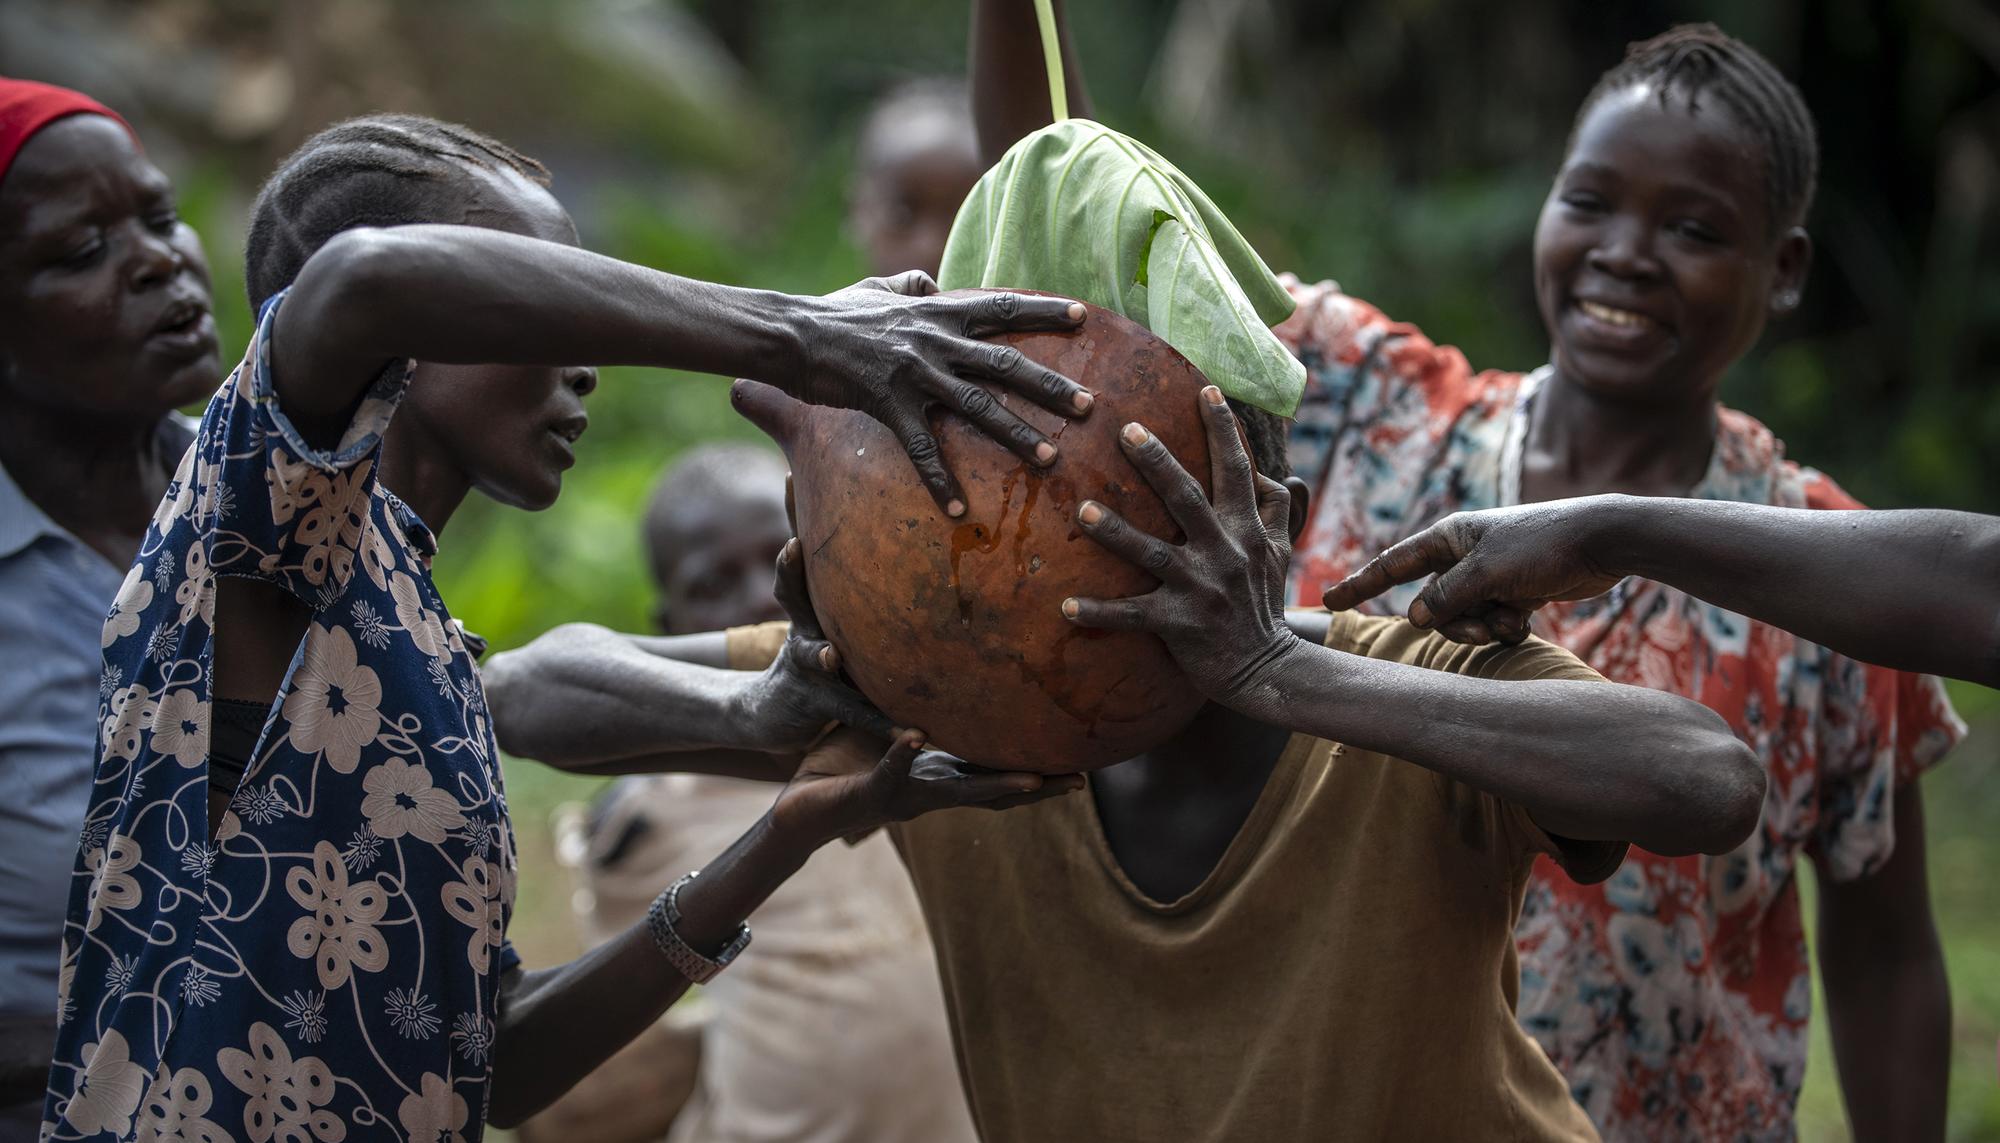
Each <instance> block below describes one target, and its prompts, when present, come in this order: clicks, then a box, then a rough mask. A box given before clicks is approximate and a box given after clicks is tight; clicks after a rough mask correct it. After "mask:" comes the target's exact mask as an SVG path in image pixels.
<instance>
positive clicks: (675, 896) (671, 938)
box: [646, 869, 750, 984]
mask: <svg viewBox="0 0 2000 1143" xmlns="http://www.w3.org/2000/svg"><path fill="white" fill-rule="evenodd" d="M700 875H701V870H699V869H697V870H695V871H694V872H692V873H689V874H687V875H686V876H684V877H682V878H681V879H680V880H679V881H676V882H674V883H673V884H672V885H669V886H667V887H666V889H665V890H664V891H662V892H661V893H660V895H659V896H658V897H655V898H653V904H652V907H651V908H649V909H647V910H646V931H647V932H649V933H651V934H652V935H653V943H654V944H656V945H658V946H659V948H660V953H661V955H662V956H665V957H666V958H667V963H668V964H671V965H673V966H674V971H676V972H678V973H680V974H681V975H682V976H685V977H687V978H688V980H689V981H691V982H693V983H695V984H706V983H708V982H709V981H710V980H713V979H714V978H715V974H716V973H718V972H721V971H722V970H723V969H725V968H728V967H729V963H730V962H731V961H733V960H735V959H736V958H737V957H738V956H739V955H741V954H742V952H743V950H744V949H746V948H749V947H750V926H749V925H743V926H742V927H740V928H738V929H737V930H736V935H735V936H734V937H732V938H730V941H729V943H728V944H726V945H724V946H722V951H721V952H719V953H716V954H715V956H714V957H713V958H710V957H705V956H703V955H701V954H700V953H698V952H696V951H694V948H693V946H691V945H689V944H688V943H687V942H686V941H684V940H682V939H681V934H680V923H681V907H680V896H681V887H682V886H683V885H686V884H687V883H688V882H690V881H693V880H694V879H695V878H696V877H698V876H700Z"/></svg>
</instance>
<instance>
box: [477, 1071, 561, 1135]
mask: <svg viewBox="0 0 2000 1143" xmlns="http://www.w3.org/2000/svg"><path fill="white" fill-rule="evenodd" d="M521 1088H522V1085H520V1084H518V1083H510V1084H502V1083H490V1084H488V1085H487V1088H486V1090H488V1091H490V1092H492V1093H493V1095H492V1098H491V1099H489V1100H488V1101H487V1104H486V1123H487V1126H489V1127H497V1128H499V1129H500V1130H502V1131H512V1130H514V1129H516V1128H518V1127H520V1126H521V1124H523V1123H525V1122H527V1121H528V1119H529V1117H531V1116H533V1115H534V1114H535V1113H536V1112H538V1111H541V1110H543V1109H544V1108H546V1107H548V1105H549V1104H551V1103H554V1102H555V1098H554V1097H550V1098H546V1099H544V1098H540V1097H539V1094H538V1093H530V1092H524V1091H522V1090H521Z"/></svg>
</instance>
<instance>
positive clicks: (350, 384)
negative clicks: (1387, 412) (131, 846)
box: [210, 170, 1089, 834]
mask: <svg viewBox="0 0 2000 1143" xmlns="http://www.w3.org/2000/svg"><path fill="white" fill-rule="evenodd" d="M466 177H467V178H468V179H470V180H474V181H475V183H476V186H477V193H476V194H474V195H473V196H472V198H471V204H470V206H469V207H468V208H467V211H466V216H467V218H468V219H469V220H472V221H475V222H477V223H478V225H476V226H470V225H468V226H444V225H430V226H404V227H396V228H393V229H388V230H365V229H364V230H353V231H348V232H346V233H344V234H341V235H338V236H336V237H335V238H334V239H333V240H332V241H330V242H328V243H327V245H326V246H325V247H324V248H322V249H321V250H319V251H318V252H316V253H315V254H314V255H313V257H312V258H311V259H310V260H308V262H307V263H306V265H305V267H304V268H303V269H302V270H301V271H300V273H299V277H298V280H297V282H295V283H294V284H293V287H292V292H291V293H290V294H289V295H288V296H287V299H286V302H285V305H284V307H283V308H282V309H281V310H280V311H279V316H278V318H277V332H276V334H275V337H274V349H273V355H274V356H273V362H272V367H273V373H274V375H275V381H274V384H275V385H276V387H277V390H278V395H279V399H280V401H281V402H282V403H283V406H284V408H285V410H286V413H287V414H288V415H289V416H290V417H291V418H292V420H293V422H294V423H295V424H297V425H298V426H299V428H300V431H301V432H303V433H305V434H306V436H307V439H308V440H316V441H317V442H318V443H322V444H328V443H332V442H333V441H334V440H336V439H337V438H338V436H339V433H340V432H341V430H342V429H343V428H344V426H345V425H346V423H347V421H348V419H349V417H350V416H351V415H352V412H353V409H354V407H355V405H356V403H357V402H358V401H359V399H360V397H361V395H362V393H363V392H364V391H365V390H366V388H367V386H368V385H369V384H370V383H371V382H372V381H373V380H374V379H375V377H376V376H377V375H378V374H379V373H380V372H381V370H382V369H383V368H384V367H385V366H386V365H387V364H388V363H389V362H390V361H392V360H395V359H398V358H414V359H416V360H417V361H419V362H421V364H420V365H419V366H418V367H417V370H416V373H415V375H414V376H413V378H412V380H411V385H410V392H409V395H408V396H407V397H406V398H405V401H404V404H403V408H402V409H401V410H400V411H399V412H398V414H397V416H396V418H395V420H394V421H393V422H392V423H391V426H390V428H389V431H388V433H387V434H386V436H385V437H384V440H383V446H382V456H381V460H380V478H381V480H382V483H383V484H384V485H385V486H386V487H388V488H389V489H391V490H393V491H394V492H395V493H396V494H397V495H398V496H400V497H401V498H402V499H403V500H404V502H405V503H407V504H409V506H410V507H411V508H412V509H414V510H415V511H416V513H417V515H418V516H419V517H420V518H421V519H422V520H423V521H424V523H425V524H426V525H427V526H428V527H429V528H430V529H431V530H432V531H433V532H434V533H437V534H440V535H442V534H443V532H444V530H445V526H446V525H447V524H448V523H449V521H450V519H451V515H452V513H453V512H454V511H456V510H457V508H458V506H459V504H460V503H462V502H463V501H464V499H465V496H466V494H467V493H469V492H470V491H472V490H473V489H475V488H477V489H478V490H480V491H481V492H483V493H485V494H486V495H487V496H489V497H491V498H493V499H495V500H497V501H499V502H501V503H503V504H508V505H512V506H515V507H521V508H527V509H529V510H538V509H541V508H546V507H548V506H549V505H550V504H552V503H554V502H555V499H556V496H557V495H558V494H559V493H560V492H561V489H562V474H563V472H564V471H565V470H566V469H568V468H569V467H570V466H571V465H572V464H574V463H575V452H574V445H575V443H576V440H577V438H579V437H580V436H581V435H582V433H583V432H584V430H585V428H587V427H588V425H589V416H588V414H587V413H585V411H584V407H583V398H584V397H585V396H586V395H587V394H588V393H590V392H591V391H592V390H593V389H594V388H596V385H597V374H596V371H595V370H594V369H592V368H589V367H584V366H578V365H574V364H563V362H565V361H569V362H574V361H579V360H585V361H590V360H594V361H597V362H599V363H603V364H649V365H658V366H663V367H672V368H685V369H693V370H708V371H714V370H721V371H723V372H725V373H744V374H751V373H756V374H762V375H766V376H771V377H782V378H785V379H786V381H785V383H786V384H788V385H790V386H791V388H792V389H793V390H794V391H797V392H799V393H800V394H801V395H804V396H806V397H807V398H808V399H813V400H819V401H822V402H827V401H832V402H842V403H846V404H851V405H855V406H858V407H861V408H863V409H866V410H868V411H869V412H870V413H871V414H872V415H875V416H877V417H879V418H885V419H887V420H888V421H890V422H892V423H894V424H896V425H902V426H904V427H905V428H909V427H910V426H917V427H916V428H913V429H910V431H909V433H908V434H906V435H904V437H903V439H904V441H905V443H906V446H907V447H909V448H910V449H912V450H913V452H914V454H915V458H916V461H917V467H918V471H919V474H920V475H921V476H923V477H924V478H925V480H926V482H927V483H928V484H929V485H930V486H931V487H932V489H933V491H934V492H935V493H936V494H937V496H938V497H939V499H940V501H941V502H942V503H946V504H947V505H949V506H956V507H957V508H958V510H959V511H960V512H962V511H963V510H964V509H963V503H962V500H961V498H960V494H959V493H958V491H957V485H956V484H955V483H953V482H952V480H951V477H950V474H949V473H947V472H945V470H944V466H943V461H942V458H941V456H940V455H939V454H938V452H937V448H936V441H935V439H934V438H932V437H931V435H930V433H929V430H928V428H927V427H923V425H922V422H923V418H924V410H925V408H926V407H927V406H928V405H929V404H930V403H931V402H932V401H933V400H936V401H939V402H941V403H945V404H947V405H951V406H952V407H958V405H953V404H952V402H959V403H960V404H963V400H964V399H963V398H962V397H961V396H960V394H961V393H962V391H963V390H965V389H968V388H974V387H973V386H970V385H969V383H968V382H966V381H964V380H962V379H961V378H960V377H958V376H955V375H947V373H946V372H945V370H946V369H956V370H960V371H962V372H964V373H966V374H967V375H972V376H984V377H987V378H989V379H1003V378H1004V379H1011V382H1012V383H1014V384H1016V385H1018V386H1020V387H1022V388H1024V389H1027V390H1030V391H1031V395H1033V396H1034V397H1036V399H1038V400H1042V401H1044V402H1046V403H1049V404H1051V405H1054V406H1060V408H1061V411H1063V412H1065V413H1069V414H1077V413H1080V412H1081V411H1083V410H1085V409H1087V408H1088V405H1089V400H1088V394H1086V393H1084V392H1083V391H1082V390H1081V389H1080V388H1079V387H1077V386H1076V385H1075V384H1074V383H1073V382H1071V381H1069V380H1067V379H1066V378H1063V377H1062V376H1060V375H1059V374H1056V373H1054V372H1052V371H1050V370H1047V369H1044V368H1042V367H1040V366H1037V365H1034V364H1033V363H1030V362H1026V361H1025V359H1023V358H1021V356H1020V354H1018V353H1015V352H1013V351H1012V350H1011V348H1008V347H999V346H991V345H986V344H984V343H982V342H978V341H976V340H973V337H972V335H977V334H983V333H990V332H996V331H998V330H1000V329H1004V328H1061V327H1065V326H1068V325H1070V324H1073V323H1074V321H1075V320H1076V316H1073V315H1072V313H1071V311H1070V308H1069V307H1070V303H1067V302H1064V301H1062V300H1060V299H1046V298H1043V299H1025V298H1020V297H1018V296H1015V295H1002V294H995V295H991V297H990V298H980V299H970V300H967V299H949V300H947V299H925V298H923V297H922V296H921V295H922V294H924V293H925V292H926V291H928V290H934V289H935V287H934V286H933V285H931V284H930V282H929V279H928V278H922V277H921V276H911V277H906V278H904V279H898V280H896V281H884V280H879V279H871V280H870V281H868V282H864V283H862V284H861V285H859V286H856V287H853V288H851V289H849V290H845V291H842V292H841V293H838V294H834V295H831V296H829V297H827V298H793V297H788V296H786V295H781V294H771V293H766V292H761V291H751V290H741V289H734V288H731V287H723V286H714V285H710V284H708V283H704V282H693V281H689V280H687V279H683V278H676V277H673V276H672V275H668V274H662V273H660V272H658V271H653V270H647V269H644V268H642V267H638V266H633V265H630V264H627V263H623V262H618V261H616V260H614V259H610V258H606V257H603V256H601V255H596V254H591V253H588V252H586V251H583V250H580V249H577V248H576V245H575V243H576V227H575V225H574V224H573V223H572V222H571V221H570V218H569V215H568V213H567V212H566V211H565V210H563V208H562V206H561V204H559V203H558V202H557V201H556V200H555V198H554V197H553V196H552V195H550V194H549V192H548V191H547V190H546V189H545V188H543V187H541V186H538V185H536V184H534V183H532V182H529V181H528V180H526V179H524V178H522V177H521V176H519V175H518V174H515V173H513V172H511V171H509V172H504V173H492V172H485V171H470V170H469V171H468V172H467V173H466ZM898 291H908V293H899V292H898ZM911 294H914V295H916V296H910V295H911ZM996 301H997V303H998V304H995V302H996ZM1078 308H1079V309H1080V307H1078ZM1002 350H1005V352H1001V351H1002ZM801 378H807V379H809V380H806V381H802V380H801ZM1003 383H1007V381H1006V380H1003ZM974 405H975V407H976V408H977V409H981V410H984V412H983V413H981V415H980V417H978V418H976V423H978V424H980V425H981V426H983V427H986V428H988V429H990V430H991V431H993V432H996V433H999V434H1001V435H1002V436H1003V438H1005V440H1006V443H1007V444H1008V445H1009V447H1012V448H1015V449H1016V450H1017V451H1020V452H1021V453H1022V454H1023V455H1024V456H1027V457H1029V458H1031V459H1034V460H1035V461H1036V463H1044V462H1048V463H1052V462H1053V461H1054V457H1055V453H1054V446H1053V445H1051V444H1049V442H1048V441H1047V440H1046V439H1044V438H1043V437H1042V436H1041V434H1039V433H1037V432H1035V431H1034V430H1032V429H1030V428H1028V427H1027V426H1026V424H1025V423H1023V422H1021V421H1020V420H1019V419H1018V418H1015V417H1014V416H1013V415H1012V414H1010V413H1007V412H1006V411H1005V410H1004V409H1001V408H1000V407H999V405H998V403H997V402H994V401H991V400H990V399H989V398H985V397H983V396H982V398H981V399H980V400H979V401H976V402H974ZM216 606H217V615H218V620H217V623H216V656H215V658H216V666H215V693H216V696H217V697H218V698H224V699H232V700H239V701H249V702H268V701H270V699H271V696H273V695H275V694H276V693H277V692H278V688H279V686H280V684H281V683H282V681H283V679H284V674H285V671H286V670H287V669H288V667H289V665H290V663H291V659H292V654H293V652H294V651H295V650H296V649H297V647H298V641H299V638H300V636H301V635H303V633H304V631H305V626H306V622H307V615H306V612H305V609H304V607H303V605H301V604H300V603H299V602H298V601H297V600H295V599H293V598H291V597H290V596H289V595H287V594H285V593H283V592H282V591H280V590H278V589H276V588H273V587H269V586H266V585H261V584H256V583H252V582H250V581H247V580H242V579H238V578H234V577H232V578H227V579H224V580H223V581H222V586H221V588H220V594H219V596H218V598H217V605H216ZM226 800H227V799H226V797H225V796H224V795H222V794H220V793H217V794H214V795H211V803H212V804H211V810H210V822H211V824H210V833H211V834H213V833H214V832H215V829H216V827H217V825H218V824H219V822H220V818H221V814H220V810H221V808H222V806H223V804H224V803H225V802H226Z"/></svg>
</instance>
